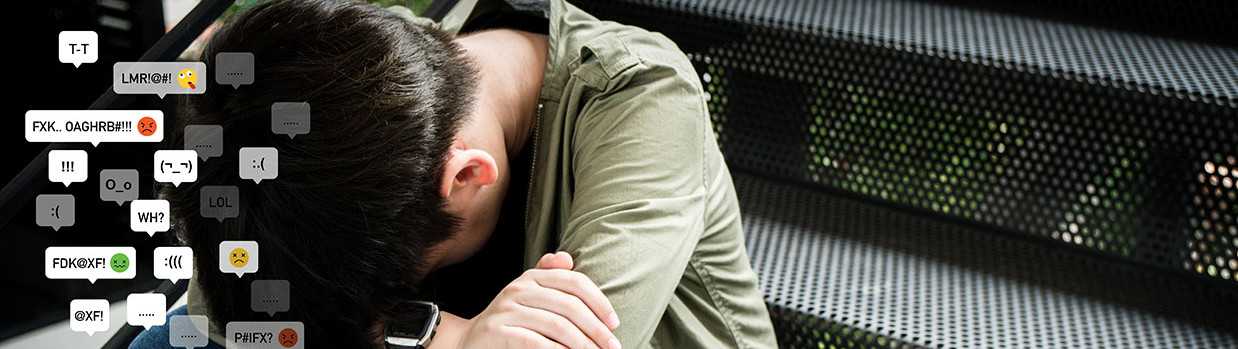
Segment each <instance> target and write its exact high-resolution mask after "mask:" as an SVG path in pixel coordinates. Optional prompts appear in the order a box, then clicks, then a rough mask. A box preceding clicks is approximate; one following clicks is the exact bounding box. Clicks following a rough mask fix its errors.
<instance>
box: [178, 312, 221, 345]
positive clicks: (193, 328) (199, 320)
mask: <svg viewBox="0 0 1238 349" xmlns="http://www.w3.org/2000/svg"><path fill="white" fill-rule="evenodd" d="M210 324H211V320H210V318H207V317H206V315H172V319H171V320H169V322H168V344H169V345H171V346H174V347H178V348H200V347H205V346H206V345H207V344H209V343H210V337H208V336H207V333H210Z"/></svg>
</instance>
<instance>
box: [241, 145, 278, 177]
mask: <svg viewBox="0 0 1238 349" xmlns="http://www.w3.org/2000/svg"><path fill="white" fill-rule="evenodd" d="M238 159H239V160H238V161H239V162H240V163H239V164H237V167H238V168H239V170H240V172H241V179H252V180H254V183H261V182H262V180H264V179H275V177H279V149H275V148H241V156H240V157H239V158H238Z"/></svg>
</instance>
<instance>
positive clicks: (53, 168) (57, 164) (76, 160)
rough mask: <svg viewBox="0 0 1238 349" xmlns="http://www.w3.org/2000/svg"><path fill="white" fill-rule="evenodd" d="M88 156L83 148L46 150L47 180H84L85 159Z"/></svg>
mask: <svg viewBox="0 0 1238 349" xmlns="http://www.w3.org/2000/svg"><path fill="white" fill-rule="evenodd" d="M88 158H89V157H88V156H87V155H86V151H85V150H52V151H49V152H47V180H49V181H52V182H56V183H64V186H66V187H67V186H69V183H78V182H85V181H86V176H87V174H86V161H87V159H88Z"/></svg>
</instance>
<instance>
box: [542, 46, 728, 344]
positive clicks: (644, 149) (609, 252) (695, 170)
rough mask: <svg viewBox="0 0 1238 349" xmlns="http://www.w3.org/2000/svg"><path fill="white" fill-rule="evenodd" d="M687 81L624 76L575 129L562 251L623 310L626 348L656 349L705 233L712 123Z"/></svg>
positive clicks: (671, 76) (677, 76) (637, 70)
mask: <svg viewBox="0 0 1238 349" xmlns="http://www.w3.org/2000/svg"><path fill="white" fill-rule="evenodd" d="M688 69H689V71H691V70H690V69H691V68H690V67H689V68H688ZM681 71H683V69H682V68H680V69H676V68H673V67H669V66H652V67H651V66H646V65H644V64H638V65H636V66H635V67H633V68H631V70H629V71H628V72H626V73H624V74H618V75H619V76H617V77H615V78H613V79H611V80H610V81H609V83H608V86H609V87H610V88H608V89H607V91H603V92H602V93H599V94H597V95H595V97H593V98H592V99H591V100H589V101H588V102H587V103H586V104H585V105H584V106H583V107H582V109H581V111H580V114H579V115H580V117H579V118H578V119H577V120H578V121H577V124H576V125H575V127H574V129H573V132H575V135H574V137H573V144H572V145H571V149H572V150H573V151H572V154H571V157H572V158H571V161H572V164H573V168H572V169H571V171H570V173H571V174H572V176H574V178H573V180H574V184H573V185H572V188H573V194H572V200H573V201H572V204H571V210H570V212H569V213H568V214H569V218H568V221H567V224H566V225H565V226H564V231H563V232H562V234H561V235H560V249H561V250H564V251H567V252H569V253H570V254H572V256H573V258H575V259H576V270H577V271H580V272H582V273H584V274H585V275H587V276H589V278H590V279H592V280H593V281H594V282H595V283H597V284H598V285H599V286H600V287H601V289H602V291H603V292H604V293H605V294H606V296H607V297H608V298H609V299H610V301H611V303H612V304H613V305H614V306H615V308H616V310H617V312H618V315H619V318H620V323H621V325H620V326H619V328H618V329H617V330H616V331H615V334H616V335H617V336H618V338H619V340H620V342H621V343H622V344H623V345H624V346H625V347H645V346H648V343H649V341H650V339H651V337H652V336H653V333H654V329H655V328H656V327H657V325H658V323H659V320H660V319H661V317H662V314H663V313H664V312H665V310H666V308H667V305H668V304H669V302H670V301H671V298H672V297H673V294H674V292H675V290H676V286H677V285H678V283H679V281H680V279H681V277H682V276H683V274H684V270H685V268H687V266H688V263H689V258H691V256H692V253H693V250H694V249H695V247H696V244H697V241H698V240H699V239H700V238H701V235H702V234H703V231H704V229H705V228H704V213H705V212H704V211H705V197H706V188H705V181H704V174H705V169H704V165H705V164H704V154H705V153H704V149H703V148H704V142H705V141H706V132H709V130H708V127H709V126H708V122H707V121H706V120H707V119H706V118H707V117H708V114H707V113H706V112H705V106H704V100H703V99H702V97H701V92H700V87H699V82H697V81H696V80H695V79H696V77H695V76H685V75H684V74H685V73H681Z"/></svg>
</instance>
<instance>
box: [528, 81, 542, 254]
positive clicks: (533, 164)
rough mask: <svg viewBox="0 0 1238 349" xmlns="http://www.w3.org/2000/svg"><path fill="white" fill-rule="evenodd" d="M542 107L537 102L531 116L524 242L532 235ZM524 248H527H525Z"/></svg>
mask: <svg viewBox="0 0 1238 349" xmlns="http://www.w3.org/2000/svg"><path fill="white" fill-rule="evenodd" d="M542 107H543V104H542V102H537V112H536V113H534V114H533V155H532V156H533V159H532V161H530V163H529V187H528V188H527V189H526V190H528V192H526V193H525V196H524V229H525V232H524V234H525V236H526V241H527V236H528V235H529V234H530V233H532V232H530V231H528V229H529V213H530V212H532V211H533V205H532V203H533V175H534V173H536V172H535V169H537V152H538V150H537V140H538V138H540V137H538V129H540V128H541V124H542ZM525 248H528V246H525Z"/></svg>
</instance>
